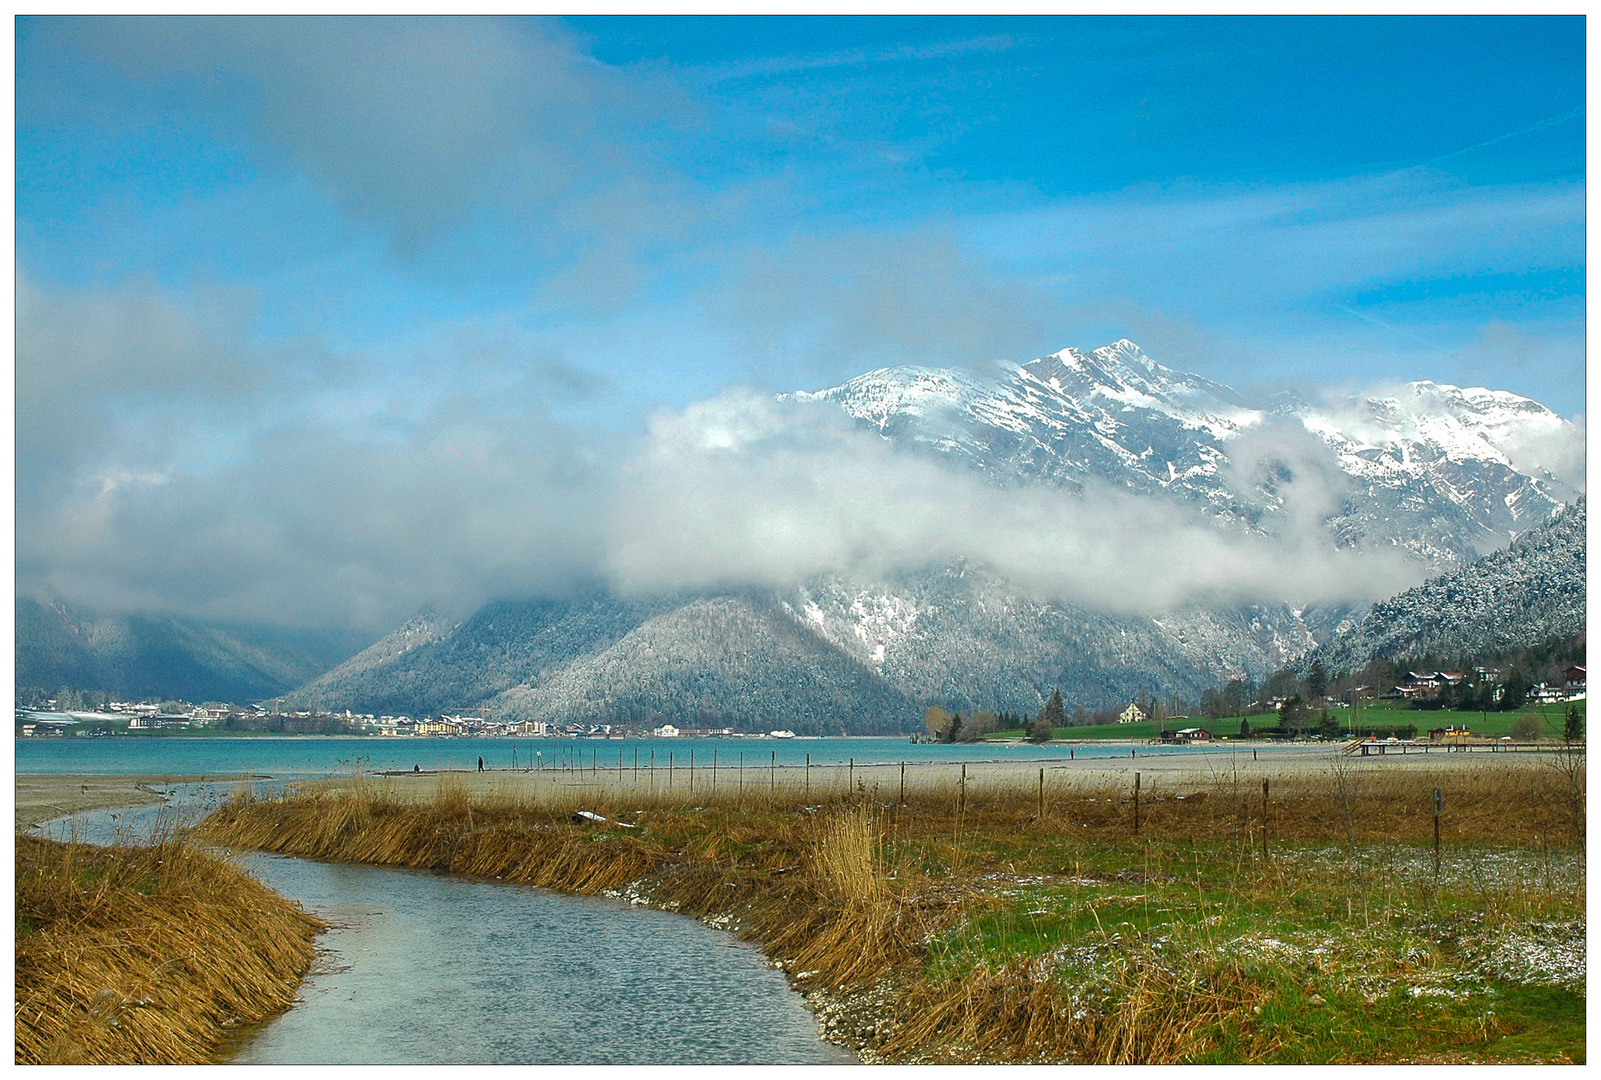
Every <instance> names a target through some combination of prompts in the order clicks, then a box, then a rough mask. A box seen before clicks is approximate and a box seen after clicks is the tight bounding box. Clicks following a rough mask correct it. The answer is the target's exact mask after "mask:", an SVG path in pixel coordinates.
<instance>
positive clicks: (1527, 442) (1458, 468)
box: [791, 339, 1582, 568]
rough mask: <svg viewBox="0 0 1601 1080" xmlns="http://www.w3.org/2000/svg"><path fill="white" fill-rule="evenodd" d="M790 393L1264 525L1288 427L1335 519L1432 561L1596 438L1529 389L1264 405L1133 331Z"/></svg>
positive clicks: (1548, 485)
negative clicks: (1321, 459) (1275, 459)
mask: <svg viewBox="0 0 1601 1080" xmlns="http://www.w3.org/2000/svg"><path fill="white" fill-rule="evenodd" d="M791 396H792V397H793V398H794V399H795V400H798V401H818V402H830V403H833V404H835V405H837V406H839V407H840V408H841V409H843V410H844V411H845V412H846V413H847V414H849V415H850V416H851V417H853V418H855V419H856V420H857V421H859V422H861V423H863V424H866V425H868V426H870V427H872V428H873V429H874V430H876V431H877V432H878V433H879V434H881V435H882V436H884V437H885V438H887V439H892V440H896V441H902V442H911V443H913V444H917V445H920V446H923V447H926V448H928V449H931V450H933V451H936V452H938V453H939V454H941V455H943V456H945V457H947V458H950V459H955V460H957V461H960V462H961V463H963V464H965V465H966V466H968V467H970V468H974V469H977V470H979V471H981V472H983V473H986V474H988V475H989V476H991V477H992V478H993V479H994V480H995V481H996V482H998V483H1003V484H1015V483H1044V484H1048V485H1050V486H1054V487H1061V488H1066V489H1069V490H1076V489H1079V488H1081V487H1082V486H1083V484H1084V483H1085V482H1086V481H1088V480H1090V479H1091V478H1095V479H1098V480H1102V481H1109V482H1111V483H1113V484H1116V485H1119V486H1121V487H1124V488H1127V489H1128V490H1131V491H1134V492H1138V493H1142V494H1160V495H1164V496H1166V497H1171V498H1176V499H1179V500H1181V501H1183V502H1188V503H1191V504H1194V505H1196V506H1198V507H1199V508H1201V509H1202V510H1203V511H1204V512H1205V513H1207V514H1208V515H1210V516H1213V517H1216V518H1218V519H1220V520H1223V521H1228V522H1233V523H1237V524H1240V525H1244V526H1246V527H1248V528H1252V529H1263V530H1267V531H1272V529H1273V528H1274V519H1275V514H1277V513H1278V512H1280V511H1281V510H1282V509H1283V507H1282V504H1281V503H1280V501H1279V500H1277V499H1276V498H1275V495H1274V492H1273V490H1272V485H1271V483H1269V484H1266V485H1263V484H1260V483H1257V484H1252V483H1247V482H1244V479H1243V478H1244V477H1245V476H1247V475H1248V474H1249V473H1250V472H1251V470H1252V468H1253V467H1254V466H1256V465H1258V464H1259V461H1258V460H1254V459H1258V458H1263V459H1265V458H1271V457H1272V456H1273V454H1274V452H1275V451H1276V450H1277V449H1279V447H1278V445H1277V444H1280V443H1283V441H1284V440H1285V439H1286V438H1293V437H1294V436H1296V435H1297V434H1300V435H1301V436H1302V438H1303V439H1304V437H1305V436H1306V435H1310V436H1312V437H1313V438H1314V439H1315V440H1316V443H1315V444H1311V443H1309V444H1308V445H1317V446H1321V447H1323V448H1325V449H1324V453H1325V454H1326V456H1327V458H1328V461H1329V463H1330V464H1331V465H1332V466H1333V467H1335V468H1337V469H1338V471H1339V473H1340V474H1342V475H1343V477H1344V478H1345V483H1346V485H1347V487H1348V491H1347V492H1346V498H1345V500H1344V504H1343V505H1342V506H1341V507H1339V509H1338V511H1337V512H1336V513H1335V514H1333V515H1332V516H1331V517H1330V518H1329V519H1328V520H1327V522H1326V524H1327V527H1328V528H1329V529H1330V531H1331V533H1332V534H1333V536H1334V537H1335V539H1336V542H1337V543H1338V544H1339V545H1340V546H1342V547H1345V546H1358V547H1360V546H1379V545H1399V546H1401V547H1403V548H1405V549H1407V550H1408V551H1409V552H1411V553H1412V554H1413V555H1414V556H1416V557H1417V558H1419V559H1420V560H1422V561H1423V562H1424V563H1426V564H1428V565H1429V566H1430V567H1431V568H1441V567H1447V566H1451V565H1455V564H1458V563H1460V562H1461V561H1463V560H1465V559H1471V558H1473V557H1475V556H1477V555H1479V554H1481V553H1483V552H1484V551H1487V550H1491V549H1494V548H1496V547H1500V546H1502V545H1504V544H1505V543H1506V542H1507V540H1509V539H1510V538H1512V537H1515V536H1517V535H1518V534H1519V533H1520V532H1522V531H1523V530H1525V529H1527V528H1530V527H1532V526H1534V525H1537V524H1539V523H1540V522H1542V521H1544V520H1546V519H1547V518H1548V517H1550V516H1551V515H1552V514H1553V513H1555V512H1556V511H1557V509H1558V508H1559V507H1560V506H1561V505H1562V503H1563V502H1564V501H1565V499H1567V498H1571V497H1572V495H1573V494H1576V493H1577V492H1576V491H1575V489H1574V488H1573V487H1572V486H1570V484H1569V483H1568V481H1567V480H1566V479H1564V478H1563V477H1559V476H1558V475H1557V474H1556V473H1555V472H1554V471H1553V470H1552V469H1551V468H1550V467H1548V466H1547V465H1546V464H1544V463H1543V462H1542V460H1541V455H1539V454H1538V453H1534V452H1533V451H1534V450H1535V449H1536V448H1539V447H1541V446H1546V445H1549V444H1550V443H1552V442H1553V441H1554V440H1569V441H1575V440H1580V439H1582V436H1580V435H1579V433H1578V432H1577V431H1576V429H1575V428H1574V426H1573V424H1572V423H1571V422H1570V421H1568V420H1566V419H1564V418H1563V417H1561V416H1559V415H1557V414H1556V413H1554V412H1552V411H1551V410H1550V409H1548V408H1546V407H1545V406H1543V405H1541V404H1539V403H1538V402H1535V401H1532V400H1530V399H1528V398H1525V397H1521V396H1519V395H1517V394H1513V393H1510V392H1508V391H1501V390H1489V389H1485V388H1482V387H1466V388H1464V387H1457V386H1451V385H1448V384H1444V383H1434V382H1429V381H1420V382H1412V383H1408V384H1405V385H1404V386H1402V387H1399V388H1396V389H1394V390H1387V391H1383V392H1380V393H1376V394H1370V395H1365V396H1361V397H1357V398H1353V399H1350V400H1347V401H1344V402H1334V403H1331V404H1323V405H1314V404H1309V403H1307V402H1305V401H1304V400H1301V399H1299V398H1297V397H1294V396H1289V397H1288V398H1287V399H1286V400H1281V401H1280V402H1279V403H1278V404H1277V405H1276V407H1267V408H1262V407H1253V406H1252V405H1250V404H1248V403H1247V402H1246V401H1245V399H1244V398H1243V397H1242V396H1241V395H1240V394H1239V393H1237V392H1236V391H1234V390H1233V389H1231V388H1230V387H1227V386H1225V385H1223V384H1221V383H1217V382H1213V381H1212V380H1209V379H1206V378H1203V377H1202V376H1199V375H1194V374H1190V373H1187V372H1182V371H1177V370H1175V369H1172V368H1168V367H1164V366H1163V365H1161V364H1159V363H1157V362H1156V361H1154V360H1152V359H1151V358H1150V357H1148V356H1147V355H1146V354H1145V353H1144V352H1143V351H1142V350H1141V349H1140V348H1139V346H1138V345H1135V344H1134V343H1133V342H1131V341H1128V340H1126V339H1125V340H1120V341H1116V342H1113V343H1112V344H1110V345H1106V346H1103V347H1101V348H1098V349H1094V350H1091V351H1089V352H1083V351H1080V350H1078V349H1074V348H1068V349H1063V350H1061V351H1060V352H1056V353H1053V354H1051V355H1049V356H1045V357H1041V358H1039V359H1037V360H1034V361H1031V362H1030V363H1027V364H1022V365H1017V364H997V365H995V366H994V367H993V368H992V369H991V370H990V371H988V372H982V371H963V370H950V369H936V368H927V367H917V366H903V367H891V368H880V369H878V370H876V371H870V372H867V373H866V374H863V375H860V376H857V377H856V378H854V379H850V380H848V381H846V382H844V383H842V384H840V385H839V386H835V387H832V388H829V389H826V390H821V391H817V392H813V393H808V392H801V393H796V394H794V395H791ZM1303 453H1304V451H1303Z"/></svg>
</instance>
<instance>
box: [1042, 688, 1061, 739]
mask: <svg viewBox="0 0 1601 1080" xmlns="http://www.w3.org/2000/svg"><path fill="white" fill-rule="evenodd" d="M1041 719H1043V720H1044V721H1045V722H1046V723H1048V724H1050V725H1051V727H1052V728H1053V729H1054V728H1059V727H1066V726H1067V713H1066V711H1065V710H1064V709H1063V708H1062V692H1061V691H1060V690H1052V691H1051V699H1050V700H1049V701H1047V702H1046V703H1045V709H1044V712H1043V714H1042V716H1041Z"/></svg>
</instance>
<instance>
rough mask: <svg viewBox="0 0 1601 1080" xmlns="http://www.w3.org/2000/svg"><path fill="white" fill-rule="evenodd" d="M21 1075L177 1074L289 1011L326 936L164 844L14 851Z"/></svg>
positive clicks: (225, 870)
mask: <svg viewBox="0 0 1601 1080" xmlns="http://www.w3.org/2000/svg"><path fill="white" fill-rule="evenodd" d="M16 844H17V847H16V919H17V938H16V980H17V981H16V1014H15V1015H16V1060H17V1063H18V1064H65V1063H70V1064H129V1063H146V1064H155V1063H159V1064H185V1063H199V1062H206V1061H210V1060H211V1059H212V1056H213V1054H215V1053H216V1052H217V1050H218V1048H219V1047H221V1046H222V1045H223V1044H224V1041H225V1040H226V1039H227V1038H228V1037H229V1035H230V1033H231V1032H233V1031H234V1030H236V1029H238V1028H240V1027H242V1026H245V1025H250V1024H254V1023H257V1022H259V1021H261V1020H264V1019H265V1018H267V1017H269V1016H271V1015H273V1014H274V1013H277V1012H279V1011H281V1010H282V1009H284V1008H287V1007H288V1005H289V1004H290V1002H291V1001H292V1000H293V999H294V995H295V989H296V987H297V986H298V985H299V984H300V980H301V978H302V976H303V975H304V974H305V972H306V970H307V969H308V968H309V967H310V965H311V961H312V958H313V954H314V950H313V946H312V938H313V936H314V935H315V934H316V932H317V931H318V930H319V929H321V928H322V925H323V924H322V923H321V922H319V921H318V920H317V919H314V918H312V917H311V916H309V915H307V914H305V913H304V912H303V911H301V910H300V909H299V908H297V907H295V906H294V905H292V904H290V903H289V902H287V901H285V900H284V899H283V898H282V897H280V896H278V895H277V894H276V893H274V892H272V891H271V890H270V889H268V888H267V887H266V886H264V885H262V884H261V883H259V882H257V881H256V880H255V879H253V878H251V877H249V876H248V875H246V874H244V873H243V872H241V871H240V870H238V869H237V868H236V867H233V866H231V865H229V864H227V863H226V862H223V861H221V860H219V859H217V858H215V857H212V856H210V855H206V854H204V853H202V852H200V851H198V850H196V849H194V848H192V847H189V846H187V845H185V844H183V843H181V842H179V841H177V840H174V839H172V838H170V837H168V838H167V839H165V840H163V841H162V842H159V843H156V844H154V845H152V846H147V847H128V846H111V847H101V846H97V845H88V844H76V843H67V844H63V843H56V842H54V841H49V840H42V839H38V838H35V837H30V836H25V835H21V834H19V835H18V836H17V838H16Z"/></svg>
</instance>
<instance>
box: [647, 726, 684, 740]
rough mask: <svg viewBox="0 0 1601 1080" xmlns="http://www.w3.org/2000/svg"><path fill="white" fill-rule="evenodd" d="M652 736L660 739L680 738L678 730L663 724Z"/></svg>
mask: <svg viewBox="0 0 1601 1080" xmlns="http://www.w3.org/2000/svg"><path fill="white" fill-rule="evenodd" d="M651 734H652V735H654V736H656V737H657V738H659V739H676V738H678V729H677V728H675V727H673V725H671V724H663V725H662V726H661V727H659V728H657V729H656V730H655V731H652V732H651Z"/></svg>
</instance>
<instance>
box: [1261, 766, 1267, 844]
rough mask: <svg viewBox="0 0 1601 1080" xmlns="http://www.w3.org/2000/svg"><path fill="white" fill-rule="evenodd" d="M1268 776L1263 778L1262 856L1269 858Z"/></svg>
mask: <svg viewBox="0 0 1601 1080" xmlns="http://www.w3.org/2000/svg"><path fill="white" fill-rule="evenodd" d="M1267 823H1268V817H1267V778H1266V777H1263V778H1262V858H1263V859H1266V858H1267Z"/></svg>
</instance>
